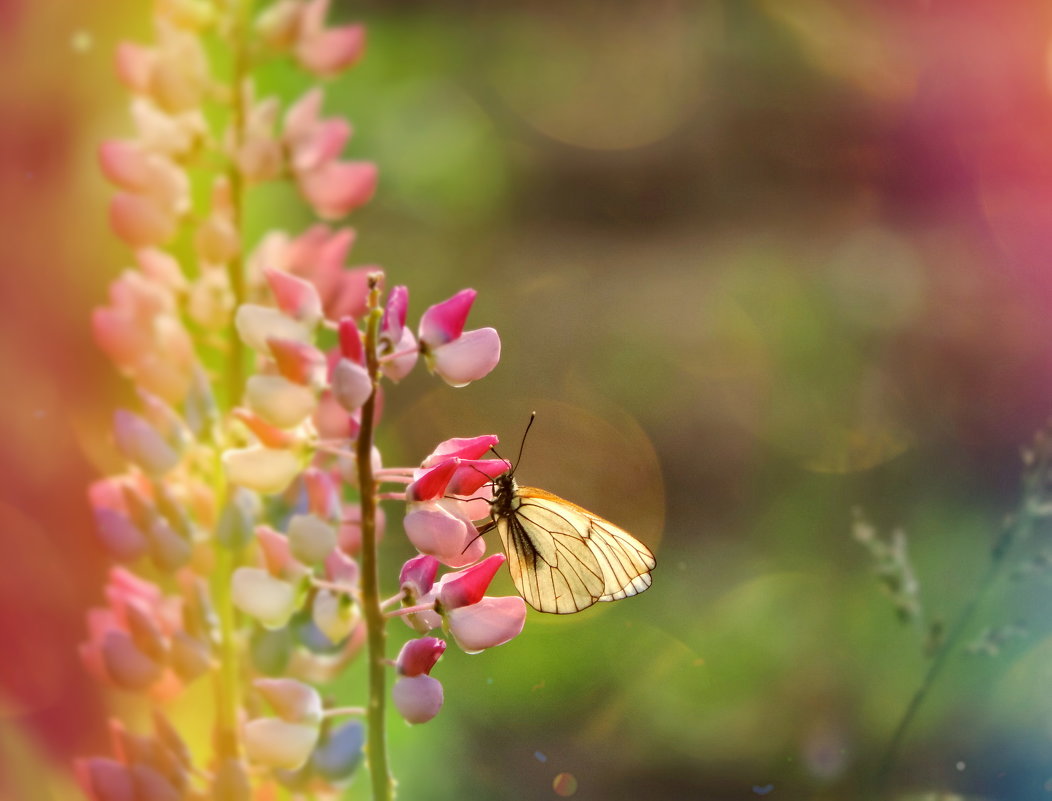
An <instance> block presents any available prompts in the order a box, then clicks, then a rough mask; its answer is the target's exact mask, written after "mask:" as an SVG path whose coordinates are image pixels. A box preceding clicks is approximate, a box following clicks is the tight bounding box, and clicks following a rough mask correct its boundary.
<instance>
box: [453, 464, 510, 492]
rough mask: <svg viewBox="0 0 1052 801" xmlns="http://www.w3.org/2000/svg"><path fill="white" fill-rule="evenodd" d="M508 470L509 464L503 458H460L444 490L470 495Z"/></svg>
mask: <svg viewBox="0 0 1052 801" xmlns="http://www.w3.org/2000/svg"><path fill="white" fill-rule="evenodd" d="M509 470H511V464H509V463H508V462H507V461H505V460H504V459H461V460H460V465H459V466H458V467H457V472H456V473H454V474H453V479H452V480H451V481H450V482H449V486H448V487H447V488H446V492H448V493H449V494H450V495H472V494H473V493H474V492H475V491H477V490H478V489H480V488H481V487H483V486H484V485H486V484H489V483H490V482H491V481H493V479H495V478H496V477H497V476H499V475H502V474H503V473H507V472H508V471H509Z"/></svg>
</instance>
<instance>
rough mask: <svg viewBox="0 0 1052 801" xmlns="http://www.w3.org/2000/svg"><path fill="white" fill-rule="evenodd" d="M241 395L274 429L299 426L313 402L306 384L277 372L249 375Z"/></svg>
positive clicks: (307, 414)
mask: <svg viewBox="0 0 1052 801" xmlns="http://www.w3.org/2000/svg"><path fill="white" fill-rule="evenodd" d="M245 398H246V400H247V401H248V405H249V406H250V407H251V409H252V411H254V412H255V413H256V414H258V415H259V416H260V417H262V418H263V419H264V420H266V421H267V422H268V423H272V424H273V425H276V426H277V427H278V428H292V427H293V426H296V425H299V424H300V423H302V422H303V421H304V420H305V419H306V418H307V417H308V416H309V415H310V414H311V412H313V411H314V407H315V405H316V404H317V399H316V398H315V397H314V392H312V391H311V389H310V388H309V387H305V386H303V385H302V384H297V383H294V382H292V381H289V380H288V379H287V378H284V377H283V376H280V375H254V376H252V377H251V378H249V379H248V381H247V382H246V383H245Z"/></svg>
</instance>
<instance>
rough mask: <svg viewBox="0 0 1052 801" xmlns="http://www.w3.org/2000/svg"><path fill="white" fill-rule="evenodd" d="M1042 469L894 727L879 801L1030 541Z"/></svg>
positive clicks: (878, 783)
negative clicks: (993, 591) (1005, 572)
mask: <svg viewBox="0 0 1052 801" xmlns="http://www.w3.org/2000/svg"><path fill="white" fill-rule="evenodd" d="M1043 468H1044V462H1043V460H1042V463H1041V464H1040V465H1038V467H1037V469H1034V470H1032V471H1031V472H1030V474H1029V475H1028V476H1027V479H1026V480H1025V481H1024V485H1023V493H1022V499H1021V500H1020V503H1019V511H1018V513H1017V514H1016V516H1015V519H1014V521H1013V522H1012V523H1011V524H1010V525H1006V526H1005V527H1004V529H1002V531H1001V533H1000V535H999V536H998V538H997V541H996V543H995V544H994V547H993V549H992V551H991V553H990V563H989V565H988V566H987V568H986V573H985V574H983V577H982V578H981V579H980V581H979V583H978V585H977V586H976V589H975V593H974V595H972V597H971V599H970V600H969V601H968V603H967V604H965V606H964V607H963V608H962V609H961V611H960V613H959V614H958V615H957V618H956V620H954V622H953V625H952V626H950V628H949V631H948V633H947V635H946V639H945V640H943V642H942V644H941V645H940V646H939V649H938V650H937V651H936V652H935V654H934V656H933V657H932V660H931V663H930V664H929V665H928V670H927V671H926V672H925V674H924V677H923V678H922V679H921V682H920V684H919V685H918V687H917V689H916V690H915V691H914V693H913V696H912V697H911V698H910V701H909V703H908V704H907V705H906V709H905V710H904V711H903V713H902V717H901V718H900V719H899V722H898V725H897V726H896V727H895V731H894V732H893V733H892V735H891V739H890V740H889V741H888V744H887V747H886V748H885V749H884V755H883V756H882V757H881V760H880V762H879V763H878V767H877V772H876V774H875V780H874V783H873V788H874V793H875V797H876V798H881V797H883V796H885V795H886V792H887V787H888V783H889V781H890V779H891V776H892V774H893V772H894V769H895V765H896V763H897V762H898V758H899V753H900V751H901V750H902V745H903V743H904V742H905V739H906V733H907V732H908V731H909V728H910V726H911V725H912V723H913V721H914V719H915V718H916V716H917V713H918V712H919V711H920V708H921V706H922V705H923V704H924V701H925V699H927V697H928V694H929V692H930V691H931V688H932V686H933V685H934V684H935V681H936V680H937V679H938V678H939V676H940V675H941V674H942V672H943V669H944V668H945V667H946V664H947V661H948V660H949V657H950V654H952V653H954V652H955V651H956V650H957V647H958V646H959V645H960V642H961V639H962V637H963V636H964V633H965V632H966V631H967V630H968V626H969V624H970V623H971V622H972V618H973V617H974V616H975V612H976V610H977V609H978V608H979V605H980V604H981V603H982V601H983V599H984V598H985V597H986V595H987V594H988V593H989V591H990V588H991V587H993V585H994V584H995V583H996V580H997V577H998V576H999V575H1000V573H1001V569H1002V568H1003V566H1004V564H1005V562H1006V561H1007V560H1006V559H1005V556H1006V554H1007V553H1008V551H1009V550H1010V549H1011V547H1012V545H1013V543H1015V542H1018V541H1019V540H1022V539H1025V538H1027V537H1028V536H1029V535H1030V533H1031V531H1032V530H1033V527H1034V523H1035V516H1034V509H1033V507H1034V495H1035V492H1036V490H1037V485H1038V483H1039V480H1040V479H1039V477H1040V476H1041V475H1043V473H1044V470H1043Z"/></svg>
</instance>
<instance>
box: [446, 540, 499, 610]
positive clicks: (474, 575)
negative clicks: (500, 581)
mask: <svg viewBox="0 0 1052 801" xmlns="http://www.w3.org/2000/svg"><path fill="white" fill-rule="evenodd" d="M505 560H506V557H505V556H504V554H502V553H496V554H493V555H492V556H490V557H487V558H486V559H483V560H482V561H481V562H479V563H478V564H477V565H473V566H472V567H469V568H468V569H467V570H462V571H461V572H460V573H459V574H457V575H456V577H455V578H451V577H450V576H446V577H444V579H443V581H442V588H441V589H440V590H439V593H438V599H439V601H441V602H442V607H443V608H444V609H446V610H450V609H458V608H459V607H461V606H470V605H471V604H476V603H478V602H479V601H481V600H482V597H483V596H484V595H485V594H486V590H487V588H488V587H489V585H490V582H491V581H493V577H494V576H495V575H497V571H498V570H499V569H500V566H501V565H502V564H504V562H505Z"/></svg>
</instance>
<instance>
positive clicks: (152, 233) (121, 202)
mask: <svg viewBox="0 0 1052 801" xmlns="http://www.w3.org/2000/svg"><path fill="white" fill-rule="evenodd" d="M110 225H111V226H112V227H113V232H114V233H115V234H117V236H119V237H120V238H121V239H123V240H124V241H125V242H127V243H128V244H129V245H131V246H132V247H148V246H150V245H164V244H167V243H168V242H170V241H171V240H172V238H173V237H174V236H175V231H176V220H175V216H174V215H173V214H171V213H170V212H169V211H167V210H165V209H164V208H161V207H160V206H159V205H158V204H157V203H156V202H155V201H154V200H152V199H150V198H148V197H145V196H142V195H129V194H125V193H121V194H118V195H116V196H115V197H114V198H113V200H111V201H110Z"/></svg>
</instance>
